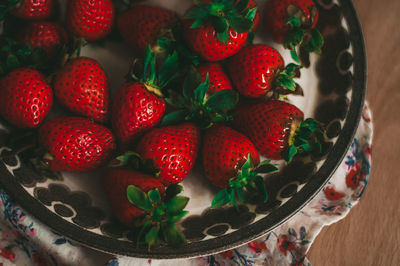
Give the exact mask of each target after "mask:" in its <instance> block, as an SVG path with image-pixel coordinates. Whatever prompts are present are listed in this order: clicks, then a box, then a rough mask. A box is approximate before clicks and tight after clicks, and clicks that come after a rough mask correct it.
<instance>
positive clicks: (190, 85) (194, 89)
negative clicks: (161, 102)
mask: <svg viewBox="0 0 400 266" xmlns="http://www.w3.org/2000/svg"><path fill="white" fill-rule="evenodd" d="M208 88H209V78H208V74H207V77H206V80H205V81H204V82H201V77H200V73H199V72H197V71H196V70H192V71H190V72H189V73H188V75H187V76H186V78H185V80H184V83H183V95H180V94H176V93H175V94H174V93H171V97H170V98H167V99H166V101H167V103H169V104H170V105H172V106H174V107H176V108H178V110H176V111H174V112H171V113H169V114H167V115H166V116H164V118H163V120H162V121H161V125H163V126H165V125H174V124H178V123H180V122H182V121H192V122H194V123H196V124H197V125H198V126H199V127H201V128H208V127H210V126H212V125H213V124H214V123H218V122H224V121H229V120H231V119H232V116H231V115H229V114H228V113H227V111H229V110H231V109H233V108H234V107H235V105H236V104H237V102H238V100H239V95H238V93H237V92H235V91H233V90H221V91H218V92H216V93H214V94H213V95H211V96H210V97H209V98H208V99H207V97H206V93H207V90H208Z"/></svg>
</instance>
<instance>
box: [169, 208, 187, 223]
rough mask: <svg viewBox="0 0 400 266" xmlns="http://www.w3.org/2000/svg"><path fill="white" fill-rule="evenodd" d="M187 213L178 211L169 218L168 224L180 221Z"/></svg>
mask: <svg viewBox="0 0 400 266" xmlns="http://www.w3.org/2000/svg"><path fill="white" fill-rule="evenodd" d="M188 213H189V212H188V211H180V212H178V213H177V214H176V215H174V216H169V217H168V218H167V219H168V221H169V222H172V223H175V222H177V221H179V220H181V219H182V218H183V217H184V216H185V215H186V214H188Z"/></svg>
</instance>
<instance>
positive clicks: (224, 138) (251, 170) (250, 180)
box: [203, 125, 277, 208]
mask: <svg viewBox="0 0 400 266" xmlns="http://www.w3.org/2000/svg"><path fill="white" fill-rule="evenodd" d="M203 167H204V170H205V174H206V177H207V178H208V179H209V180H210V181H211V182H212V183H213V184H214V185H215V186H217V187H219V188H222V190H221V191H220V192H218V194H217V195H216V196H215V198H214V200H213V202H212V204H211V207H212V208H216V207H220V206H223V205H225V204H228V203H229V204H231V205H237V201H240V202H248V201H250V200H264V201H267V200H268V194H267V192H266V188H265V184H264V179H263V178H262V177H261V176H260V175H259V174H263V173H269V172H273V171H276V170H277V168H276V167H275V166H273V165H271V164H269V161H264V162H262V163H261V164H260V157H259V155H258V152H257V150H256V148H255V147H254V145H253V143H251V141H250V140H249V139H248V138H247V137H246V136H244V135H242V134H241V133H239V132H237V131H235V130H233V129H230V128H228V127H226V126H221V125H217V126H214V127H212V128H210V129H208V130H207V131H206V134H205V136H204V143H203Z"/></svg>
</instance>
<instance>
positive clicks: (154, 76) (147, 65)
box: [130, 46, 179, 97]
mask: <svg viewBox="0 0 400 266" xmlns="http://www.w3.org/2000/svg"><path fill="white" fill-rule="evenodd" d="M136 62H137V61H135V63H136ZM178 71H179V60H178V54H177V52H173V53H172V55H168V56H167V58H166V59H165V60H164V62H163V64H162V65H161V66H160V67H159V68H157V55H156V54H155V53H154V52H152V50H151V48H150V46H148V47H147V48H146V52H145V56H144V61H143V72H142V73H141V75H139V76H138V75H135V74H134V73H131V75H130V77H131V78H133V79H134V80H137V81H140V82H142V83H143V84H144V85H145V86H146V88H147V89H148V90H149V91H151V92H153V93H154V94H156V95H158V96H160V97H162V96H163V93H162V92H161V90H162V89H164V88H165V87H167V86H168V84H169V83H171V82H172V81H173V80H175V79H176V78H177V76H178Z"/></svg>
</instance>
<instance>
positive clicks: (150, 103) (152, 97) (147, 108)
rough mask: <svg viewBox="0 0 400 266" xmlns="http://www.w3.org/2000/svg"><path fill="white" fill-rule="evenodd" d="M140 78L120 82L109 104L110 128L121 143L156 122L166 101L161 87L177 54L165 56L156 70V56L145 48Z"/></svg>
mask: <svg viewBox="0 0 400 266" xmlns="http://www.w3.org/2000/svg"><path fill="white" fill-rule="evenodd" d="M144 65H145V67H144V73H143V75H142V77H141V79H138V78H137V77H136V76H135V77H133V78H134V79H135V80H136V81H134V82H128V83H125V84H124V85H122V87H121V88H120V89H119V90H118V92H117V94H116V96H115V99H114V102H113V108H112V119H111V121H112V126H113V130H114V132H115V134H116V136H117V138H118V140H119V141H120V143H121V144H122V145H123V146H126V145H127V144H129V143H131V142H133V141H135V140H136V139H137V138H138V137H139V136H141V135H143V134H144V133H145V132H146V131H148V130H149V129H151V128H152V127H154V126H156V125H157V124H158V123H159V122H160V121H161V118H162V117H163V115H164V112H165V108H166V104H165V100H164V99H163V98H162V96H163V94H162V92H161V90H162V89H163V88H164V87H165V86H167V84H168V83H169V82H170V81H171V80H173V78H174V76H175V75H176V73H177V71H178V56H177V54H176V53H174V54H173V55H171V56H169V57H168V58H167V59H166V61H165V62H164V64H163V65H162V66H161V67H160V69H159V71H158V75H157V73H156V56H155V55H154V54H153V53H152V52H151V51H150V48H147V50H146V55H145V64H144Z"/></svg>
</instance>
